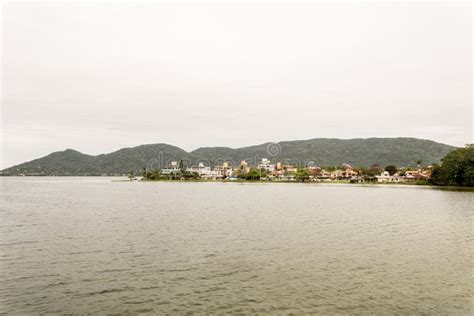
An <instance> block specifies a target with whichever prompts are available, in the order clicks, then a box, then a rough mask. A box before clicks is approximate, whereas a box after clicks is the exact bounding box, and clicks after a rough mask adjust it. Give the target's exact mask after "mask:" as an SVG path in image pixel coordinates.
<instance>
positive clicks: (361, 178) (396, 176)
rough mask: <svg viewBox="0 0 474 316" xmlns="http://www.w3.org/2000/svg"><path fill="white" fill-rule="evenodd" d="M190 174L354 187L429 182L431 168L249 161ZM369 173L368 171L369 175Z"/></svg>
mask: <svg viewBox="0 0 474 316" xmlns="http://www.w3.org/2000/svg"><path fill="white" fill-rule="evenodd" d="M184 169H185V171H186V172H187V173H192V174H196V175H197V176H199V178H201V179H206V180H216V179H226V180H237V179H239V177H241V176H242V175H245V174H248V173H249V172H251V170H252V169H254V170H257V171H258V172H259V179H260V180H268V181H297V180H299V178H301V171H302V170H303V174H304V177H305V180H308V181H316V182H331V181H340V180H345V181H348V182H352V183H361V182H366V181H371V182H381V183H402V182H415V181H416V180H428V179H429V177H430V175H431V169H432V168H431V166H429V167H427V168H423V169H422V168H421V167H418V168H417V169H416V170H410V169H403V168H401V169H396V170H392V172H389V171H384V170H383V169H382V168H381V167H380V166H379V165H373V166H370V167H369V168H367V170H369V171H370V173H367V172H360V170H359V171H358V170H356V169H355V168H353V167H352V166H351V165H350V164H347V163H344V164H342V165H341V166H340V167H338V168H331V171H329V170H325V169H322V168H320V167H317V166H308V167H305V168H298V167H297V166H293V165H289V164H282V163H281V162H277V163H272V162H271V161H270V160H268V159H267V158H263V159H262V160H261V161H260V163H258V164H257V166H256V167H254V168H251V167H250V165H249V164H248V163H247V162H246V161H241V162H240V165H238V166H236V167H234V166H232V164H231V163H229V162H224V163H222V164H221V165H216V166H214V167H213V168H211V167H209V166H205V165H204V164H203V163H199V164H197V165H193V166H190V167H185V168H184ZM367 170H366V171H367ZM182 171H183V167H182V166H180V164H179V163H178V162H176V161H172V162H171V163H170V165H169V166H168V167H167V168H163V169H161V170H160V174H161V175H164V176H174V175H179V174H181V173H182ZM299 172H300V173H299Z"/></svg>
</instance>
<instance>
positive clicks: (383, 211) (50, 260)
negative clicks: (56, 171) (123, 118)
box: [0, 178, 474, 314]
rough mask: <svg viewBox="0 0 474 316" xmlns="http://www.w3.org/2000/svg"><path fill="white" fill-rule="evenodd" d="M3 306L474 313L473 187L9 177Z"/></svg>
mask: <svg viewBox="0 0 474 316" xmlns="http://www.w3.org/2000/svg"><path fill="white" fill-rule="evenodd" d="M1 181H2V190H1V200H0V202H1V204H0V205H1V206H0V267H1V269H0V313H14V314H38V313H76V314H81V313H93V314H95V313H138V312H143V313H146V312H149V313H150V314H156V313H185V312H204V313H227V312H229V313H280V314H281V313H284V314H287V313H298V314H299V313H325V314H326V313H378V314H383V313H398V314H409V313H426V314H432V313H435V314H448V313H458V314H469V313H472V312H473V311H472V305H471V304H472V295H473V288H472V285H471V284H473V280H472V275H473V274H472V272H473V254H472V246H473V222H472V220H473V214H474V212H473V209H472V205H474V193H472V192H455V191H441V190H433V189H431V188H428V187H408V186H388V185H387V186H368V187H365V186H355V185H321V184H317V185H304V184H235V183H232V184H226V183H169V182H160V183H136V182H133V183H129V182H111V179H109V178H2V179H1Z"/></svg>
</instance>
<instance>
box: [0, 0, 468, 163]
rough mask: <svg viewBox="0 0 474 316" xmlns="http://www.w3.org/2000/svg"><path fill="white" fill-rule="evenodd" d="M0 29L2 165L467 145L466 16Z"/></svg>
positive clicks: (157, 19)
mask: <svg viewBox="0 0 474 316" xmlns="http://www.w3.org/2000/svg"><path fill="white" fill-rule="evenodd" d="M1 26H2V42H1V44H2V47H1V48H2V49H1V52H2V112H1V114H2V117H1V124H2V125H1V132H2V133H1V134H2V139H1V142H2V143H1V148H2V159H1V165H2V167H8V166H11V165H13V164H17V163H20V162H24V161H27V160H31V159H34V158H38V157H40V156H43V155H46V154H48V153H50V152H52V151H58V150H64V149H66V148H74V149H77V150H79V151H81V152H84V153H87V154H99V153H105V152H110V151H114V150H116V149H119V148H122V147H131V146H136V145H139V144H144V143H161V142H164V143H170V144H174V145H177V146H180V147H182V148H184V149H186V150H192V149H196V148H198V147H202V146H229V147H241V146H246V145H252V144H258V143H263V142H267V141H279V140H294V139H309V138H317V137H335V138H355V137H398V136H410V137H418V138H426V139H432V140H435V141H439V142H443V143H447V144H452V145H463V144H465V143H468V142H473V134H472V121H473V115H472V8H471V5H470V4H469V3H464V4H462V3H458V4H452V3H451V4H449V3H448V2H445V3H444V4H443V3H438V4H426V3H425V4H411V3H406V2H405V3H399V4H387V3H386V4H376V3H374V2H372V3H366V4H361V3H359V4H321V3H319V4H313V5H311V4H299V5H295V4H292V5H290V4H279V5H275V4H273V5H271V4H268V3H267V4H260V5H258V4H257V5H256V4H250V3H247V4H240V5H231V4H221V5H219V4H192V5H191V4H188V5H185V4H174V5H173V4H151V3H142V4H132V3H129V4H127V3H121V4H112V3H108V4H84V3H82V4H81V3H76V4H64V3H63V4H61V3H50V4H40V3H30V4H14V3H9V4H6V5H3V7H2V23H1Z"/></svg>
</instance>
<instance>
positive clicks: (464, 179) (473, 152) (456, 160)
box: [430, 144, 474, 187]
mask: <svg viewBox="0 0 474 316" xmlns="http://www.w3.org/2000/svg"><path fill="white" fill-rule="evenodd" d="M430 182H431V183H432V184H435V185H459V186H469V187H474V144H470V145H467V146H466V147H465V148H459V149H456V150H453V151H451V152H450V153H448V154H447V155H446V156H445V157H444V158H443V159H442V160H441V164H440V165H435V166H434V168H433V172H432V174H431V179H430Z"/></svg>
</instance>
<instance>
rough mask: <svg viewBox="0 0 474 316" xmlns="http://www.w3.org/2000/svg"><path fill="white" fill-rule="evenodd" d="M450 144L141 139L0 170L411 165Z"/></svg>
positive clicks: (430, 159) (439, 154) (434, 158)
mask: <svg viewBox="0 0 474 316" xmlns="http://www.w3.org/2000/svg"><path fill="white" fill-rule="evenodd" d="M455 148H456V147H454V146H450V145H446V144H442V143H438V142H435V141H432V140H426V139H418V138H410V137H397V138H376V137H371V138H352V139H338V138H312V139H307V140H294V141H280V142H276V143H272V142H266V143H262V144H258V145H252V146H246V147H240V148H231V147H223V146H220V147H199V148H197V149H195V150H192V151H189V152H188V151H186V150H184V149H182V148H180V147H177V146H174V145H171V144H166V143H154V144H142V145H138V146H135V147H124V148H120V149H118V150H116V151H113V152H110V153H104V154H98V155H88V154H84V153H81V152H79V151H77V150H74V149H71V148H68V149H65V150H63V151H56V152H52V153H50V154H48V155H46V156H44V157H41V158H37V159H34V160H31V161H28V162H24V163H21V164H18V165H15V166H12V167H9V168H6V169H4V170H2V171H1V173H2V175H21V174H26V175H78V176H79V175H104V174H105V175H118V174H126V173H128V172H130V171H134V172H140V171H141V170H143V168H149V169H157V168H161V167H164V166H166V165H167V164H169V162H170V161H172V160H183V161H184V162H185V163H186V164H196V163H198V162H204V163H205V164H207V165H211V166H213V165H216V164H221V163H223V162H224V161H230V162H231V163H232V164H234V165H236V164H238V163H239V162H240V161H241V160H246V161H248V162H250V163H251V164H255V163H256V161H258V160H260V159H261V158H269V159H271V160H272V161H282V162H287V163H292V164H297V165H301V166H303V165H306V164H308V163H311V164H315V165H319V166H337V165H340V164H342V163H350V164H352V165H353V166H357V167H367V166H369V165H371V164H380V165H388V164H394V165H397V166H412V167H413V166H415V165H416V161H417V160H418V159H420V160H422V161H423V163H424V164H431V163H438V162H439V161H440V160H441V158H443V157H444V156H445V155H446V154H447V153H448V152H450V151H451V150H453V149H455Z"/></svg>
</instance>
